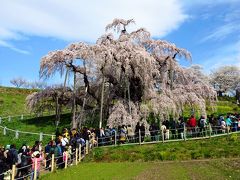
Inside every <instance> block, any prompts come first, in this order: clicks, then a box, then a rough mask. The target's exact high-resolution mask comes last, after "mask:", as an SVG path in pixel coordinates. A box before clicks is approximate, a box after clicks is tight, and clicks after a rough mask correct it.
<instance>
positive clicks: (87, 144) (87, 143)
mask: <svg viewBox="0 0 240 180" xmlns="http://www.w3.org/2000/svg"><path fill="white" fill-rule="evenodd" d="M88 146H89V142H88V140H86V154H88Z"/></svg>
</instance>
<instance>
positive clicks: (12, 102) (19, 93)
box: [0, 87, 240, 145]
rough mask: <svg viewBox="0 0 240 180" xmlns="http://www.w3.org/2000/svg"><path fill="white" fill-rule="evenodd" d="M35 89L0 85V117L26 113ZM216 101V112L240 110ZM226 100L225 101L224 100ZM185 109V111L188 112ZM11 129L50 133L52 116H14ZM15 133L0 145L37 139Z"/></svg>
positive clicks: (65, 118)
mask: <svg viewBox="0 0 240 180" xmlns="http://www.w3.org/2000/svg"><path fill="white" fill-rule="evenodd" d="M34 91H35V90H27V89H17V88H7V87H0V117H4V116H8V115H20V114H25V113H28V112H27V110H26V108H25V98H26V97H27V95H28V94H30V93H32V92H34ZM220 100H221V101H219V102H218V114H219V113H223V114H226V113H227V112H235V111H236V109H237V110H238V111H240V108H238V107H237V106H236V104H234V100H233V99H231V98H230V99H220ZM226 100H227V101H226ZM189 112H190V110H189V111H187V112H186V113H189ZM1 125H3V126H7V127H9V128H12V129H16V130H20V131H30V132H38V133H40V132H44V133H49V134H52V133H54V132H55V126H54V116H44V117H41V118H28V119H24V120H20V118H15V119H13V120H12V122H8V121H7V119H6V120H5V122H4V123H3V124H1ZM69 126H70V114H65V115H63V116H62V119H61V123H60V127H69ZM0 134H2V129H0ZM14 136H15V134H14V133H13V132H9V133H8V136H5V137H2V136H0V145H1V144H6V143H8V142H10V141H11V142H12V143H16V144H17V145H18V144H20V143H21V142H22V141H25V142H29V143H32V142H33V141H34V140H36V139H38V138H39V136H38V135H22V134H20V140H16V139H14Z"/></svg>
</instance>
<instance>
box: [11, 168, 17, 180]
mask: <svg viewBox="0 0 240 180" xmlns="http://www.w3.org/2000/svg"><path fill="white" fill-rule="evenodd" d="M15 174H16V165H15V164H14V165H12V176H11V180H14V179H15Z"/></svg>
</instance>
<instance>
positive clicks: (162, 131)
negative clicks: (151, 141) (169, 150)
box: [161, 128, 164, 143]
mask: <svg viewBox="0 0 240 180" xmlns="http://www.w3.org/2000/svg"><path fill="white" fill-rule="evenodd" d="M161 133H162V142H163V143H164V130H163V129H162V128H161Z"/></svg>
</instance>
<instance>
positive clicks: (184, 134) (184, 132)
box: [183, 123, 186, 141]
mask: <svg viewBox="0 0 240 180" xmlns="http://www.w3.org/2000/svg"><path fill="white" fill-rule="evenodd" d="M183 139H184V141H186V125H185V123H184V124H183Z"/></svg>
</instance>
